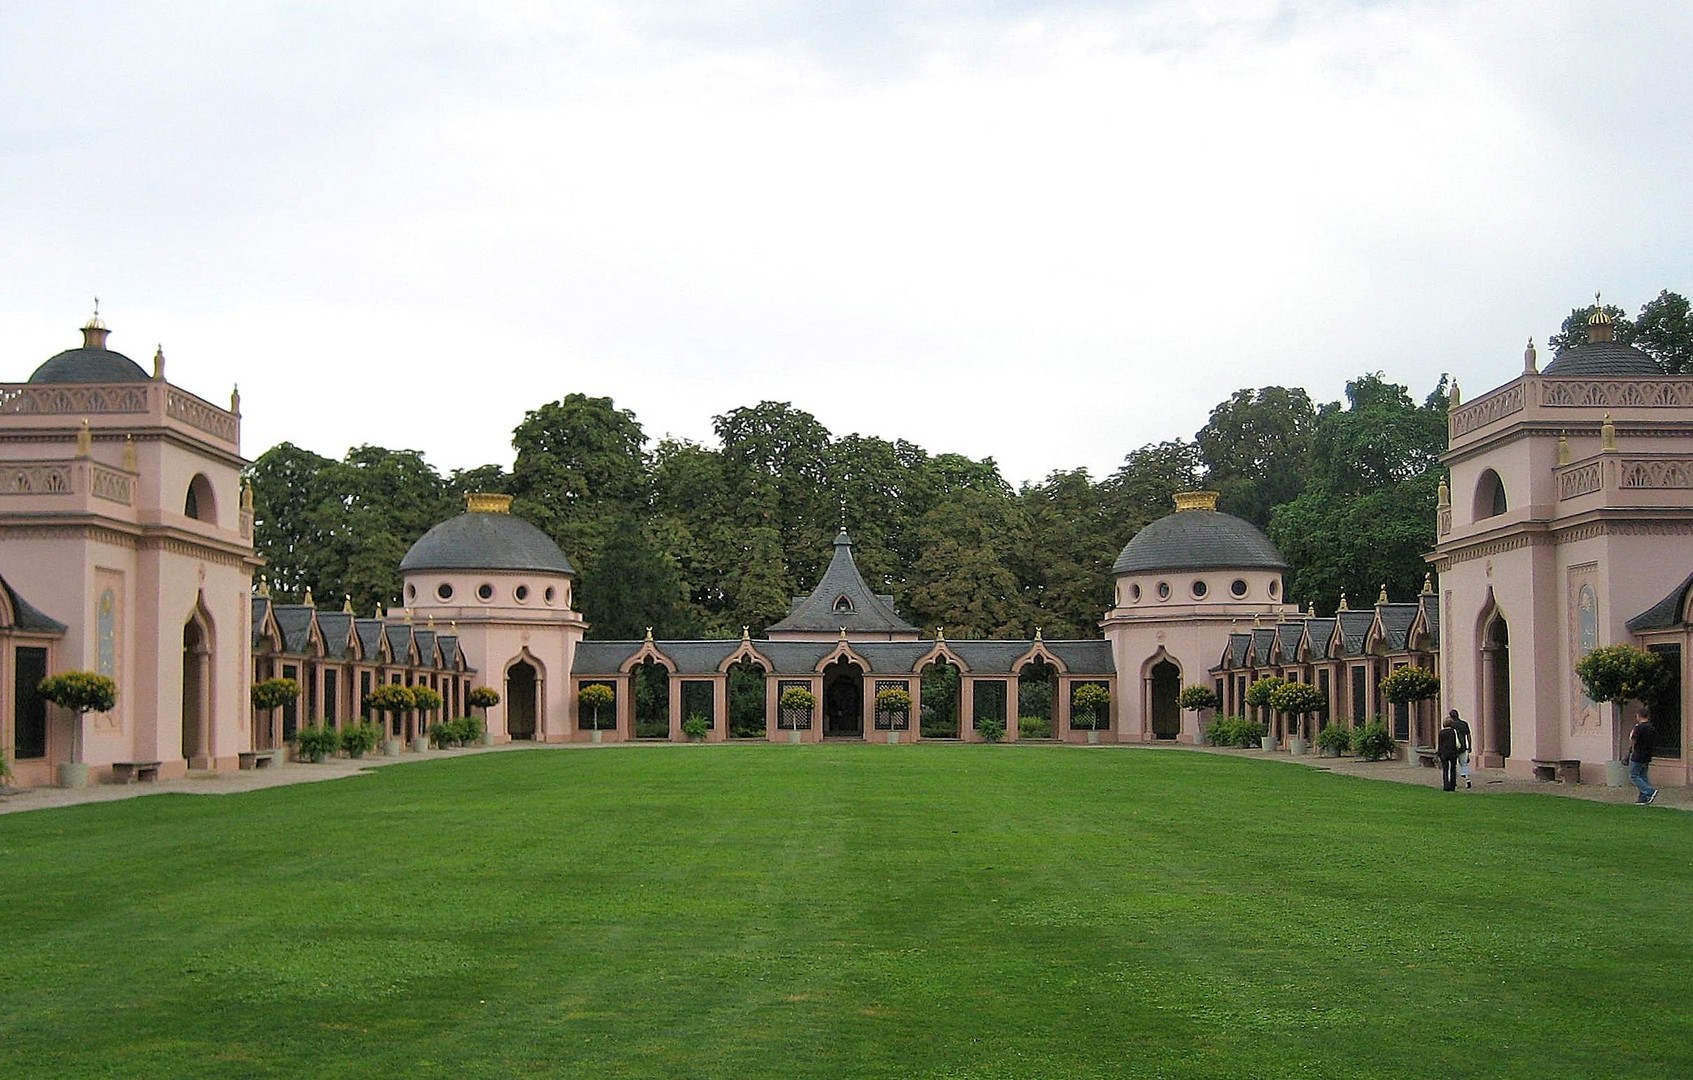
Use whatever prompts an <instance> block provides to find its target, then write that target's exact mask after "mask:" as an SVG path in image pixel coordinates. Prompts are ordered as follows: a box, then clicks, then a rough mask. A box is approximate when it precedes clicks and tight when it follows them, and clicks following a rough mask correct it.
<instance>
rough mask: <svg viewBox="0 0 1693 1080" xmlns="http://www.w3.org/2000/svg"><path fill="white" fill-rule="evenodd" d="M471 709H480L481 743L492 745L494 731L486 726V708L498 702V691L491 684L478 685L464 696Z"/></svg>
mask: <svg viewBox="0 0 1693 1080" xmlns="http://www.w3.org/2000/svg"><path fill="white" fill-rule="evenodd" d="M465 701H467V702H468V703H469V704H470V707H471V708H473V709H481V710H482V745H483V746H493V745H494V733H493V732H492V731H491V730H489V728H488V710H489V709H491V708H493V707H494V706H495V705H498V704H499V703H500V692H499V691H498V690H495V689H494V688H493V687H492V686H478V687H477V688H476V689H474V690H472V691H471V692H470V696H469V697H467V698H465Z"/></svg>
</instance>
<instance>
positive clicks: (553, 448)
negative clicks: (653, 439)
mask: <svg viewBox="0 0 1693 1080" xmlns="http://www.w3.org/2000/svg"><path fill="white" fill-rule="evenodd" d="M511 443H512V446H513V447H514V448H515V449H516V450H517V460H516V463H515V464H513V466H512V471H511V477H510V481H509V490H510V493H511V494H512V495H513V496H514V499H513V503H512V510H513V512H514V513H517V514H519V515H521V516H522V517H524V518H526V519H527V520H529V521H532V522H534V523H535V524H536V525H537V526H539V527H540V528H541V530H542V531H543V532H545V533H546V534H547V535H548V536H551V537H552V538H553V540H554V541H556V542H557V543H558V545H559V547H561V548H563V549H564V553H565V554H566V555H567V556H569V557H570V558H571V560H572V561H573V562H575V564H576V565H577V566H578V568H583V569H585V568H587V567H591V566H592V565H593V562H594V559H595V558H596V556H597V555H598V553H599V546H600V544H601V543H602V542H603V541H604V540H605V538H606V537H607V536H609V535H610V534H611V531H612V530H613V529H614V528H616V527H617V524H618V522H620V521H622V520H623V518H624V517H626V516H627V515H628V514H630V513H633V512H638V511H640V510H642V509H643V508H644V507H645V505H646V503H647V494H648V463H647V459H646V454H645V450H644V447H645V445H646V435H645V434H644V433H643V432H642V430H641V425H640V423H639V422H638V421H637V420H636V419H635V414H634V413H632V412H630V411H629V410H628V409H619V408H616V407H615V406H614V405H613V404H612V400H611V399H610V398H596V397H589V396H587V395H586V394H569V395H566V396H565V397H564V398H563V399H561V400H559V401H555V402H552V403H550V404H547V405H543V406H541V407H540V408H538V409H535V410H533V411H531V412H528V413H525V414H524V417H523V422H522V423H520V424H518V425H517V429H516V430H515V431H513V432H512V439H511Z"/></svg>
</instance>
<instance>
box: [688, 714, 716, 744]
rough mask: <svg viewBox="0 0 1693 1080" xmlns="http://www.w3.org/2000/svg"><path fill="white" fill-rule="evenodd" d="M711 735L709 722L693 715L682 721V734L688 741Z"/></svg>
mask: <svg viewBox="0 0 1693 1080" xmlns="http://www.w3.org/2000/svg"><path fill="white" fill-rule="evenodd" d="M710 733H711V721H710V720H708V719H706V718H705V717H704V716H701V715H700V714H699V713H694V714H693V715H691V716H689V717H688V718H687V719H686V720H684V721H682V734H684V735H686V736H687V737H688V738H690V739H703V738H705V737H706V736H707V735H708V734H710Z"/></svg>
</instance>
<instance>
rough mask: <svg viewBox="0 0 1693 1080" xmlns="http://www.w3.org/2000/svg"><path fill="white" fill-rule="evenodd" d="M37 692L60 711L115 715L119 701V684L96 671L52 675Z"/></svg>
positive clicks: (37, 686) (38, 686) (37, 687)
mask: <svg viewBox="0 0 1693 1080" xmlns="http://www.w3.org/2000/svg"><path fill="white" fill-rule="evenodd" d="M35 692H36V693H38V694H40V695H41V696H42V697H44V698H46V699H47V700H48V701H51V702H52V703H53V704H55V705H57V706H59V707H60V708H64V709H70V710H71V711H72V712H78V713H91V712H111V711H112V706H113V705H116V704H117V701H118V684H117V683H115V682H113V681H112V680H110V679H108V678H106V677H105V676H104V675H100V674H97V673H95V672H92V671H66V672H61V673H60V674H58V675H49V676H47V677H46V678H45V679H42V680H41V681H40V682H39V683H37V684H36V686H35Z"/></svg>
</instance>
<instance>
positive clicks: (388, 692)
mask: <svg viewBox="0 0 1693 1080" xmlns="http://www.w3.org/2000/svg"><path fill="white" fill-rule="evenodd" d="M364 707H365V709H366V711H368V712H373V713H382V714H384V715H385V716H386V717H388V719H385V720H384V721H383V722H382V730H383V731H385V732H388V733H390V737H389V741H390V742H393V743H394V744H395V746H394V753H395V754H397V753H399V746H398V743H399V738H398V736H394V735H392V732H393V730H394V722H393V719H392V717H393V715H394V714H395V713H403V712H410V711H411V710H412V709H415V708H416V707H417V698H415V697H413V696H412V688H411V687H409V686H401V685H400V684H399V683H378V684H377V685H376V686H375V687H374V688H372V689H371V691H370V693H368V694H366V695H365V696H364ZM427 746H428V742H427V740H425V742H424V745H423V746H419V745H418V744H417V743H416V742H415V741H414V742H413V743H412V749H414V750H422V749H425V748H426V747H427ZM384 752H386V747H384ZM390 756H392V755H390Z"/></svg>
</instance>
